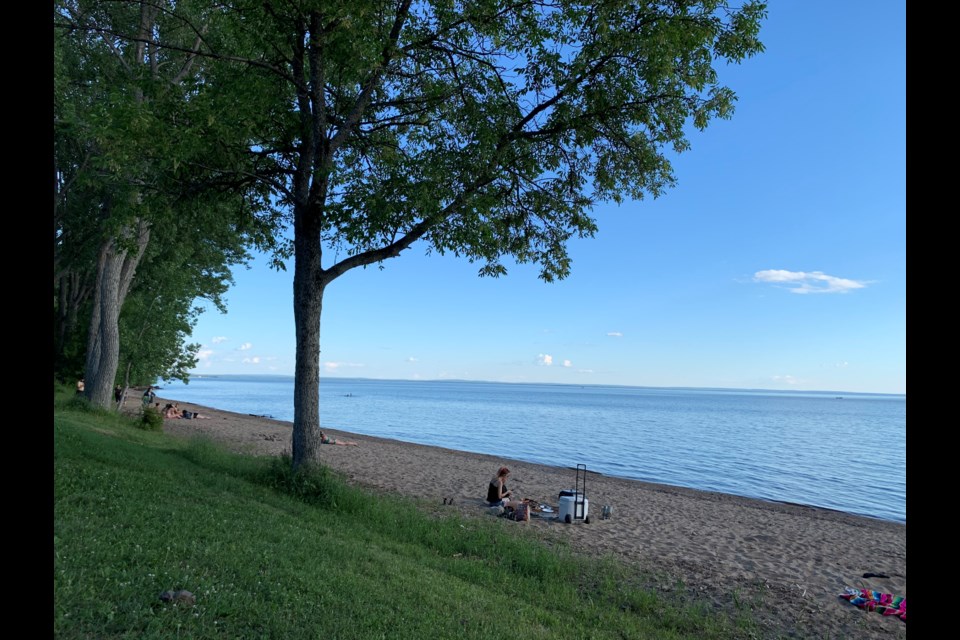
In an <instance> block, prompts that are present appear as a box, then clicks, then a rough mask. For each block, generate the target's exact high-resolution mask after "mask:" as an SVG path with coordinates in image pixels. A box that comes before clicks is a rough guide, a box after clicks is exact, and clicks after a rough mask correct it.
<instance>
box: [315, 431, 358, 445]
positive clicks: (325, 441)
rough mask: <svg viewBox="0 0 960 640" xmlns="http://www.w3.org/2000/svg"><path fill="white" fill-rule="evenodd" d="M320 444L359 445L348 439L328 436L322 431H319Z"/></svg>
mask: <svg viewBox="0 0 960 640" xmlns="http://www.w3.org/2000/svg"><path fill="white" fill-rule="evenodd" d="M320 444H338V445H340V446H341V447H356V446H359V445H358V444H357V443H356V442H350V441H349V440H334V439H333V438H329V437H327V434H325V433H324V432H323V431H321V432H320Z"/></svg>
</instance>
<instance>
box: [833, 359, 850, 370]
mask: <svg viewBox="0 0 960 640" xmlns="http://www.w3.org/2000/svg"><path fill="white" fill-rule="evenodd" d="M833 366H835V367H836V368H837V369H845V368H847V367H848V366H850V363H849V362H847V361H846V360H844V361H843V362H838V363H836V364H835V365H833Z"/></svg>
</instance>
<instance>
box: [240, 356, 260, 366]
mask: <svg viewBox="0 0 960 640" xmlns="http://www.w3.org/2000/svg"><path fill="white" fill-rule="evenodd" d="M241 362H242V363H243V364H260V356H253V357H252V358H244V359H243V360H241Z"/></svg>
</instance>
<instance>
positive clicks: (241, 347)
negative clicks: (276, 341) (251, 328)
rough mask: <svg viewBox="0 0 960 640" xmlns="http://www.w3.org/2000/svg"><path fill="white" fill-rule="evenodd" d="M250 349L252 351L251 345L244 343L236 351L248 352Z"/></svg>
mask: <svg viewBox="0 0 960 640" xmlns="http://www.w3.org/2000/svg"><path fill="white" fill-rule="evenodd" d="M250 349H253V345H252V344H250V343H249V342H244V343H243V344H242V345H240V346H239V347H237V350H238V351H249V350H250Z"/></svg>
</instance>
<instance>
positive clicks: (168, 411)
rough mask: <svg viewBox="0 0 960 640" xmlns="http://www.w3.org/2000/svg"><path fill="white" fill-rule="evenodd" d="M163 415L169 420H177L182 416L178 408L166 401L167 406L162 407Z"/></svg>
mask: <svg viewBox="0 0 960 640" xmlns="http://www.w3.org/2000/svg"><path fill="white" fill-rule="evenodd" d="M163 417H164V418H170V419H171V420H179V419H180V418H181V417H182V415H181V413H180V408H179V407H176V406H174V405H173V404H171V403H169V402H168V403H167V406H165V407H164V408H163Z"/></svg>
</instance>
